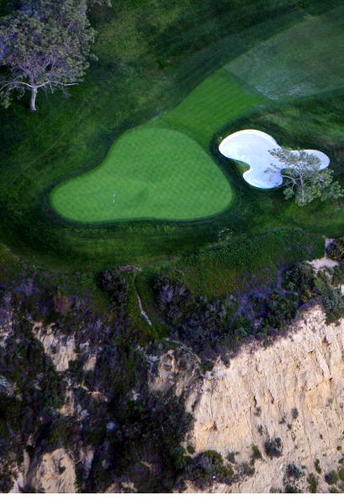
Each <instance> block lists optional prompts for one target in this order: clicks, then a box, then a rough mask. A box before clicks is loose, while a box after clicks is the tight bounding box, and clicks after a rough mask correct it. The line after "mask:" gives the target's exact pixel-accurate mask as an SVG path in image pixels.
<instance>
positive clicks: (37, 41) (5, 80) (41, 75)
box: [0, 0, 109, 111]
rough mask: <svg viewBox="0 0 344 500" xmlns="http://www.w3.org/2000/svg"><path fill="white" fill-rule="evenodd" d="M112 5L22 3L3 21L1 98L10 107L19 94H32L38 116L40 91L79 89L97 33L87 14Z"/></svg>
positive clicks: (67, 0)
mask: <svg viewBox="0 0 344 500" xmlns="http://www.w3.org/2000/svg"><path fill="white" fill-rule="evenodd" d="M95 3H100V4H101V3H103V4H108V5H109V1H108V0H63V1H59V2H56V1H54V0H22V1H21V2H19V6H18V8H17V9H16V10H15V11H14V12H13V13H12V14H11V15H8V16H5V17H3V18H1V19H0V66H2V67H3V71H2V73H1V77H0V98H1V100H2V104H3V105H4V106H6V107H7V106H9V105H10V103H11V100H12V98H13V95H14V94H17V96H18V97H19V98H20V97H22V96H23V95H24V93H25V92H26V91H29V92H31V100H30V108H31V110H32V111H35V110H36V96H37V92H38V91H39V90H40V89H46V90H50V91H51V92H54V91H55V90H56V89H62V90H66V89H67V88H68V87H69V86H72V85H77V84H78V83H80V82H81V81H82V79H83V77H84V75H85V72H86V70H87V68H88V66H89V58H90V55H91V46H92V43H93V42H94V38H95V31H94V30H93V28H92V27H91V25H90V22H89V19H88V9H89V7H90V5H92V4H95Z"/></svg>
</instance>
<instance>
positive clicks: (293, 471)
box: [287, 464, 303, 479]
mask: <svg viewBox="0 0 344 500" xmlns="http://www.w3.org/2000/svg"><path fill="white" fill-rule="evenodd" d="M287 476H288V477H293V478H294V479H300V477H302V476H303V472H302V471H301V470H300V469H299V468H298V467H297V466H296V465H295V464H288V465H287Z"/></svg>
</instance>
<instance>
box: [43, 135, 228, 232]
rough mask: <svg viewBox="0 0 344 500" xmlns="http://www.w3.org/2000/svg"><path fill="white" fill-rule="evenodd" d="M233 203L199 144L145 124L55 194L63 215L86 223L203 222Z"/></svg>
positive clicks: (53, 197)
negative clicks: (93, 166)
mask: <svg viewBox="0 0 344 500" xmlns="http://www.w3.org/2000/svg"><path fill="white" fill-rule="evenodd" d="M232 199H233V192H232V190H231V187H230V185H229V183H228V180H227V179H226V177H225V175H224V174H223V173H222V171H221V170H220V169H219V168H218V166H217V165H216V164H215V163H214V162H213V161H212V160H211V158H210V157H209V156H208V155H207V153H206V152H205V151H204V150H203V149H202V148H201V147H200V146H199V145H198V143H197V142H196V141H194V140H193V139H191V138H189V137H187V136H186V135H184V134H182V133H181V132H177V131H175V130H168V129H163V128H150V127H147V126H146V127H141V128H136V129H133V130H130V131H128V132H126V133H125V134H124V135H122V136H121V137H120V138H119V139H118V141H117V142H115V144H114V145H113V146H112V148H111V149H110V151H109V153H108V155H107V157H106V158H105V160H104V161H103V163H102V164H101V165H99V167H97V168H96V169H94V170H92V171H90V172H87V173H86V174H83V175H81V176H79V177H76V178H74V179H71V180H69V181H67V182H65V183H63V184H61V185H59V186H57V187H56V188H55V189H54V190H53V191H52V194H51V203H52V205H53V207H54V208H55V210H56V211H57V212H59V213H60V215H62V216H63V217H65V218H67V219H71V220H75V221H79V222H88V223H101V222H107V221H119V220H135V219H165V220H189V219H200V218H205V217H209V216H212V215H215V214H218V213H220V212H222V211H224V210H225V209H226V208H227V207H228V206H229V205H230V203H231V201H232Z"/></svg>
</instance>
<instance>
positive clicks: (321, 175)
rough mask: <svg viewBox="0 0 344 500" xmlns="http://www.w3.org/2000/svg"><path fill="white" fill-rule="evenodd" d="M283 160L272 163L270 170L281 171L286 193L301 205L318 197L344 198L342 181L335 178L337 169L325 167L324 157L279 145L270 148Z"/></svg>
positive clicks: (272, 152)
mask: <svg viewBox="0 0 344 500" xmlns="http://www.w3.org/2000/svg"><path fill="white" fill-rule="evenodd" d="M270 153H271V155H272V156H273V157H275V158H276V159H278V160H279V164H278V165H276V164H273V163H272V164H271V167H270V168H268V169H267V171H271V172H275V171H276V170H278V172H279V173H280V174H281V175H282V177H283V179H284V196H285V198H286V199H290V198H293V197H294V198H295V202H296V204H297V205H299V206H304V205H308V204H309V203H311V202H312V201H313V200H315V199H321V200H322V201H325V200H328V199H337V198H343V197H344V191H343V189H342V188H341V186H340V184H339V182H338V181H335V180H333V174H334V172H333V170H331V169H329V168H325V169H322V168H321V167H322V165H321V161H320V159H319V158H318V157H317V156H316V155H314V154H311V153H307V152H306V151H289V150H287V149H283V148H276V149H272V150H271V151H270Z"/></svg>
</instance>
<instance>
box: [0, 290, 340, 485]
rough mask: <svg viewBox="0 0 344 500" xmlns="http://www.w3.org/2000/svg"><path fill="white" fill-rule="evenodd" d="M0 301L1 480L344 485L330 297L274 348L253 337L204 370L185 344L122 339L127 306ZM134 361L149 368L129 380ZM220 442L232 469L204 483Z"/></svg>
mask: <svg viewBox="0 0 344 500" xmlns="http://www.w3.org/2000/svg"><path fill="white" fill-rule="evenodd" d="M45 295H46V294H43V295H42V304H43V305H45ZM30 297H31V296H30V295H29V298H30ZM35 297H37V294H36V295H35ZM37 302H38V300H37V299H36V298H35V303H37ZM51 303H52V304H53V303H54V302H53V300H51ZM1 304H2V307H0V320H1V321H0V355H1V356H0V368H1V370H0V372H1V373H2V374H3V375H1V377H0V394H1V395H4V397H5V400H4V401H5V402H4V403H2V405H1V406H0V410H1V412H2V413H4V414H5V419H6V422H7V425H8V428H7V429H6V428H0V444H3V445H4V447H3V449H4V450H5V452H4V453H3V455H1V456H0V486H1V481H2V483H3V486H2V488H3V490H6V491H12V492H17V491H42V492H60V493H62V492H76V491H80V490H81V491H98V492H101V491H108V492H135V491H140V492H142V491H161V489H160V488H161V484H163V483H162V481H163V480H165V481H166V483H165V484H164V488H165V489H166V490H169V489H173V488H174V490H175V491H181V490H184V491H185V490H186V491H189V492H193V491H208V492H269V491H285V490H286V489H287V490H288V489H289V490H290V489H292V490H301V491H305V492H306V491H308V490H309V489H312V490H314V489H317V491H324V492H327V491H329V488H330V487H331V486H330V484H329V482H330V483H331V481H332V479H333V477H332V479H331V478H330V479H329V477H328V476H327V479H326V480H325V474H328V473H329V472H331V471H334V470H335V471H336V472H337V473H338V472H340V474H339V476H340V478H339V479H337V480H336V486H337V487H339V488H340V489H343V488H344V467H343V463H342V462H341V463H339V460H342V459H343V457H344V455H343V451H344V446H343V444H342V443H343V436H344V412H343V405H344V384H343V379H344V363H343V356H344V320H342V321H341V322H339V323H338V324H331V325H327V324H326V316H325V312H324V311H323V309H322V307H321V306H320V305H317V304H316V303H314V304H313V305H312V306H308V308H307V309H304V310H303V311H300V312H299V314H298V317H297V319H296V320H295V321H294V322H293V324H292V325H290V326H289V327H287V328H285V331H284V332H282V333H281V332H280V333H279V335H278V337H276V339H275V341H274V342H273V343H271V344H270V345H269V346H266V347H264V346H263V345H262V344H259V343H258V342H255V343H250V344H247V345H244V346H243V347H242V348H241V350H240V351H239V353H238V354H237V355H236V356H235V357H234V358H232V359H231V360H230V363H229V365H224V364H223V363H222V362H221V361H218V362H217V363H215V365H214V367H213V369H212V370H211V371H207V372H204V371H203V370H202V363H201V362H200V359H199V358H198V357H197V356H196V355H195V353H194V352H193V351H192V350H191V348H187V347H186V346H185V345H183V344H179V345H178V347H176V348H174V349H171V350H169V351H167V352H165V353H163V354H161V351H159V349H158V350H157V351H152V352H154V354H152V352H150V355H149V354H147V352H146V351H145V349H144V348H142V347H137V349H136V351H134V350H133V351H128V352H127V351H126V349H123V348H122V343H121V342H122V340H121V339H122V338H123V336H125V335H127V336H128V337H130V338H131V337H132V336H133V335H134V334H135V330H133V329H130V327H129V326H128V325H127V323H126V320H125V317H123V318H122V317H121V315H120V314H118V313H117V315H116V316H114V318H113V319H110V320H109V321H108V322H106V321H105V320H104V321H101V320H100V319H99V318H98V317H97V316H96V315H94V314H93V313H92V312H91V311H90V310H89V309H88V308H87V307H88V306H87V305H86V304H81V303H79V302H78V301H76V300H75V304H76V305H74V309H72V310H71V312H70V315H69V317H68V322H67V321H66V320H64V321H61V319H59V317H57V320H56V322H54V323H51V320H50V316H49V315H48V316H47V318H45V319H44V318H43V319H38V318H37V317H38V313H36V314H35V315H34V317H31V316H28V314H27V312H26V311H27V307H26V306H25V304H26V302H25V300H24V299H23V298H21V299H20V300H19V298H18V297H17V295H13V294H12V296H11V294H9V293H8V294H5V295H4V296H3V298H2V302H1ZM29 305H30V303H29ZM24 306H25V307H24ZM36 307H37V311H38V308H40V309H39V311H40V310H41V309H42V306H41V305H39V304H37V306H36ZM30 308H31V305H30ZM50 308H51V306H49V307H48V306H47V310H48V309H49V310H50ZM31 309H32V308H31ZM31 309H30V310H31ZM58 313H59V312H58ZM59 314H60V313H59ZM26 317H27V319H25V318H26ZM23 318H24V319H23ZM80 318H84V321H83V322H82V321H80ZM127 342H128V340H127V337H125V343H127ZM134 343H135V345H136V343H137V342H136V341H135V339H134ZM133 349H134V348H133ZM159 353H160V354H159ZM27 360H32V362H30V363H29V362H28V361H27ZM135 360H136V361H135ZM133 362H135V363H136V364H137V366H138V367H140V370H141V371H140V372H137V373H139V376H137V377H134V376H133V374H131V377H132V381H129V380H128V379H129V375H130V372H129V371H128V368H129V367H130V366H131V364H132V363H133ZM135 370H136V371H137V369H135ZM133 373H134V372H133ZM123 381H125V382H126V384H127V385H123V384H124V382H123ZM129 382H130V383H129ZM175 396H176V397H177V398H176V397H175ZM180 401H181V402H182V403H183V404H182V405H180ZM0 404H1V400H0ZM183 405H184V406H185V408H184V407H183ZM185 411H186V412H187V413H185ZM23 414H24V415H25V418H24V417H23V416H22V415H23ZM188 414H190V415H192V417H193V422H192V424H191V426H190V425H189V420H188ZM2 418H3V417H2ZM18 423H19V424H20V426H18ZM183 437H184V442H183V443H182V444H183V445H184V447H185V449H187V453H188V455H189V456H190V457H192V458H193V461H192V462H191V465H190V464H188V463H186V462H184V461H183V460H184V458H183V456H182V455H181V454H180V451H181V449H180V448H178V443H179V442H180V440H181V439H183ZM147 443H149V446H147ZM342 446H343V450H342V448H341V447H342ZM18 450H19V452H21V453H18V455H17V456H19V457H20V456H21V457H22V458H21V459H19V458H16V454H15V453H17V451H18ZM209 450H215V451H216V452H218V453H220V454H221V456H222V459H223V466H224V467H225V468H226V471H225V472H226V475H224V474H223V472H224V469H221V467H220V468H218V469H217V470H220V472H221V473H220V474H218V473H217V472H216V471H215V472H214V473H212V474H211V475H209V474H208V475H207V477H206V481H205V480H204V474H203V472H204V470H205V469H203V472H202V473H201V474H200V473H199V470H198V472H197V474H195V464H196V466H197V464H198V465H199V463H200V462H199V461H198V462H197V460H199V457H201V460H202V454H204V452H207V451H209ZM166 456H168V461H166ZM208 456H209V455H208ZM211 456H212V457H213V458H214V454H212V455H211ZM217 457H219V455H217ZM217 460H218V458H217ZM171 461H173V464H172V466H171V465H170V463H171ZM165 462H166V463H167V465H166V463H165ZM164 467H165V468H164ZM192 467H194V468H193V469H192ZM175 471H177V475H178V474H179V477H177V481H176V476H175ZM178 471H179V472H178ZM190 471H191V472H190ZM229 471H230V473H229ZM5 473H6V474H5ZM202 474H203V475H202ZM221 474H222V475H221ZM9 477H10V478H11V481H12V482H11V484H10V482H9ZM4 478H5V479H6V481H5V479H4ZM80 485H81V486H80ZM332 487H333V482H332Z"/></svg>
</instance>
